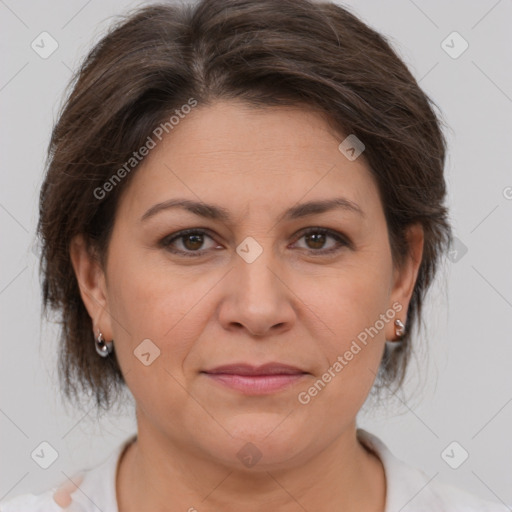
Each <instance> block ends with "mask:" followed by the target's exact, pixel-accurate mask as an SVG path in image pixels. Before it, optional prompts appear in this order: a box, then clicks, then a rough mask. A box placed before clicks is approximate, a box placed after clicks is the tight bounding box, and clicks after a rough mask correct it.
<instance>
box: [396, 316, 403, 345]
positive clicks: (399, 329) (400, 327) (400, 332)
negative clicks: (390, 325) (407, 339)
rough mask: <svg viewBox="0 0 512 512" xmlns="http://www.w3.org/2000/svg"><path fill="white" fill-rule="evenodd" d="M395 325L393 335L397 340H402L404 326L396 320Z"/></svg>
mask: <svg viewBox="0 0 512 512" xmlns="http://www.w3.org/2000/svg"><path fill="white" fill-rule="evenodd" d="M395 325H396V329H395V334H396V336H397V338H402V336H403V335H404V333H405V325H404V324H403V322H402V321H401V320H399V319H398V318H397V319H396V320H395ZM398 341H400V340H398Z"/></svg>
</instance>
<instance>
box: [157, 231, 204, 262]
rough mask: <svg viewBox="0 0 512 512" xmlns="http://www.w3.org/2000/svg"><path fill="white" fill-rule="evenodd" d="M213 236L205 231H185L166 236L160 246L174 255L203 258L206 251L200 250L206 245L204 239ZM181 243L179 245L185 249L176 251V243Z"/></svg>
mask: <svg viewBox="0 0 512 512" xmlns="http://www.w3.org/2000/svg"><path fill="white" fill-rule="evenodd" d="M205 238H209V239H210V240H213V238H212V237H211V236H209V235H208V234H207V232H206V231H205V230H203V229H185V230H184V231H179V232H178V233H174V234H172V235H169V236H166V237H165V238H164V239H162V240H161V241H160V245H161V246H162V247H164V248H165V249H167V250H168V251H170V252H172V253H174V254H182V255H184V256H201V255H202V254H203V253H204V252H205V251H206V250H198V249H200V248H201V247H202V246H203V244H204V239H205ZM178 241H179V242H180V243H179V244H178V245H180V246H181V247H183V249H176V247H175V243H176V242H178Z"/></svg>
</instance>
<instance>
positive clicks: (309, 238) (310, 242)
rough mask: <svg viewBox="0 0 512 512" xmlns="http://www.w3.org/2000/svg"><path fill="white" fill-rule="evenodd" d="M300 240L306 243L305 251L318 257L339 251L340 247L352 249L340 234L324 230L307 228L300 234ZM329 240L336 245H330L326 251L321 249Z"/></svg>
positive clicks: (349, 243)
mask: <svg viewBox="0 0 512 512" xmlns="http://www.w3.org/2000/svg"><path fill="white" fill-rule="evenodd" d="M302 238H304V239H305V241H306V244H307V247H306V250H307V251H308V252H310V253H313V254H318V255H325V254H331V253H334V252H337V251H339V250H340V249H341V248H342V247H350V248H351V247H352V244H351V242H350V241H349V240H348V239H347V238H346V237H345V236H343V235H342V234H341V233H338V232H336V231H332V230H330V229H326V228H309V229H308V230H307V231H305V232H303V233H302V236H301V237H300V238H299V239H298V240H301V239H302ZM329 238H331V239H332V240H335V242H336V243H335V244H333V245H331V247H330V248H328V249H322V247H323V246H324V245H325V243H326V240H327V239H329Z"/></svg>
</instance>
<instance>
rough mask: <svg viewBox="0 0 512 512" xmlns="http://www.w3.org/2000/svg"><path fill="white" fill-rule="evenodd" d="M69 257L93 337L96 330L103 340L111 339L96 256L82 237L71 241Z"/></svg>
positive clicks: (103, 275)
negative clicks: (89, 320) (91, 324)
mask: <svg viewBox="0 0 512 512" xmlns="http://www.w3.org/2000/svg"><path fill="white" fill-rule="evenodd" d="M69 252H70V257H71V263H72V265H73V269H74V271H75V276H76V279H77V281H78V286H79V288H80V295H81V297H82V300H83V302H84V305H85V307H86V309H87V311H88V313H89V316H90V317H91V319H92V323H93V329H94V335H95V336H96V334H97V331H98V329H99V330H100V331H101V332H102V334H103V336H104V338H105V340H107V341H109V340H111V339H112V337H113V335H112V323H111V317H110V314H109V308H108V294H107V287H106V279H105V273H104V271H103V268H102V266H101V264H100V261H99V259H98V258H97V256H96V254H94V251H93V250H92V248H91V247H90V246H88V244H87V243H86V241H85V239H84V237H83V236H82V235H77V236H75V237H74V238H73V239H72V240H71V244H70V249H69Z"/></svg>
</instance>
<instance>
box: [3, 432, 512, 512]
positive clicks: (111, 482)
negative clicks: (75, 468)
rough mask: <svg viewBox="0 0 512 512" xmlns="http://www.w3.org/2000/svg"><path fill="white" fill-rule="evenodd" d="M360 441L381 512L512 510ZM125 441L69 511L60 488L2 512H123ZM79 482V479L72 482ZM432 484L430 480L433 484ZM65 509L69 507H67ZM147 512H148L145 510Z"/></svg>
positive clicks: (88, 478)
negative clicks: (369, 454)
mask: <svg viewBox="0 0 512 512" xmlns="http://www.w3.org/2000/svg"><path fill="white" fill-rule="evenodd" d="M357 436H358V439H359V440H360V441H361V442H362V443H364V444H365V446H367V447H368V448H369V449H370V450H372V451H373V452H374V453H375V454H376V455H377V456H378V457H379V458H380V460H381V461H382V464H383V466H384V471H385V475H386V507H385V509H384V511H383V512H510V510H511V509H510V508H509V507H507V506H505V505H503V504H498V503H493V502H489V501H484V500H482V499H480V498H478V497H476V496H474V495H472V494H470V493H468V492H466V491H464V490H462V489H459V488H458V487H454V486H452V485H450V484H447V483H444V482H441V481H439V480H432V481H430V480H431V479H430V478H429V477H428V476H427V474H426V473H424V472H423V471H421V470H419V469H416V468H414V467H411V466H409V465H408V464H406V463H405V462H403V461H402V460H400V459H398V458H397V457H395V456H394V455H393V454H392V453H391V452H390V451H389V449H388V448H387V446H386V445H385V444H384V443H383V441H381V440H380V439H379V438H378V437H376V436H375V435H373V434H370V433H369V432H367V431H366V430H363V429H361V428H358V429H357ZM135 437H136V435H133V436H131V437H130V438H128V439H127V440H125V441H124V442H123V443H121V444H120V445H119V446H118V447H117V448H116V449H115V451H114V452H113V453H112V454H111V455H110V456H109V457H108V458H107V459H106V460H105V461H104V462H103V463H101V464H99V465H97V466H95V467H93V468H92V469H89V470H85V471H83V472H81V473H79V475H78V477H83V480H82V482H81V484H79V487H78V489H77V488H76V487H73V488H74V492H73V493H72V494H71V499H72V502H71V504H70V505H69V508H65V509H64V508H61V506H59V505H57V503H56V502H55V501H54V499H53V497H54V493H55V491H57V487H53V488H52V489H49V490H47V491H45V492H43V493H40V494H37V495H35V494H23V495H20V496H17V497H15V498H13V499H10V500H8V501H3V502H1V503H0V512H62V511H63V510H65V511H66V512H98V511H102V512H119V510H118V508H117V500H116V475H117V466H118V462H119V459H120V456H121V455H122V453H123V450H124V449H125V448H126V447H127V446H128V445H129V444H130V443H131V442H132V441H133V440H134V439H135ZM72 480H73V481H76V479H75V477H73V478H72ZM429 481H430V482H429ZM64 506H65V505H64ZM145 512H146V511H145Z"/></svg>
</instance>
